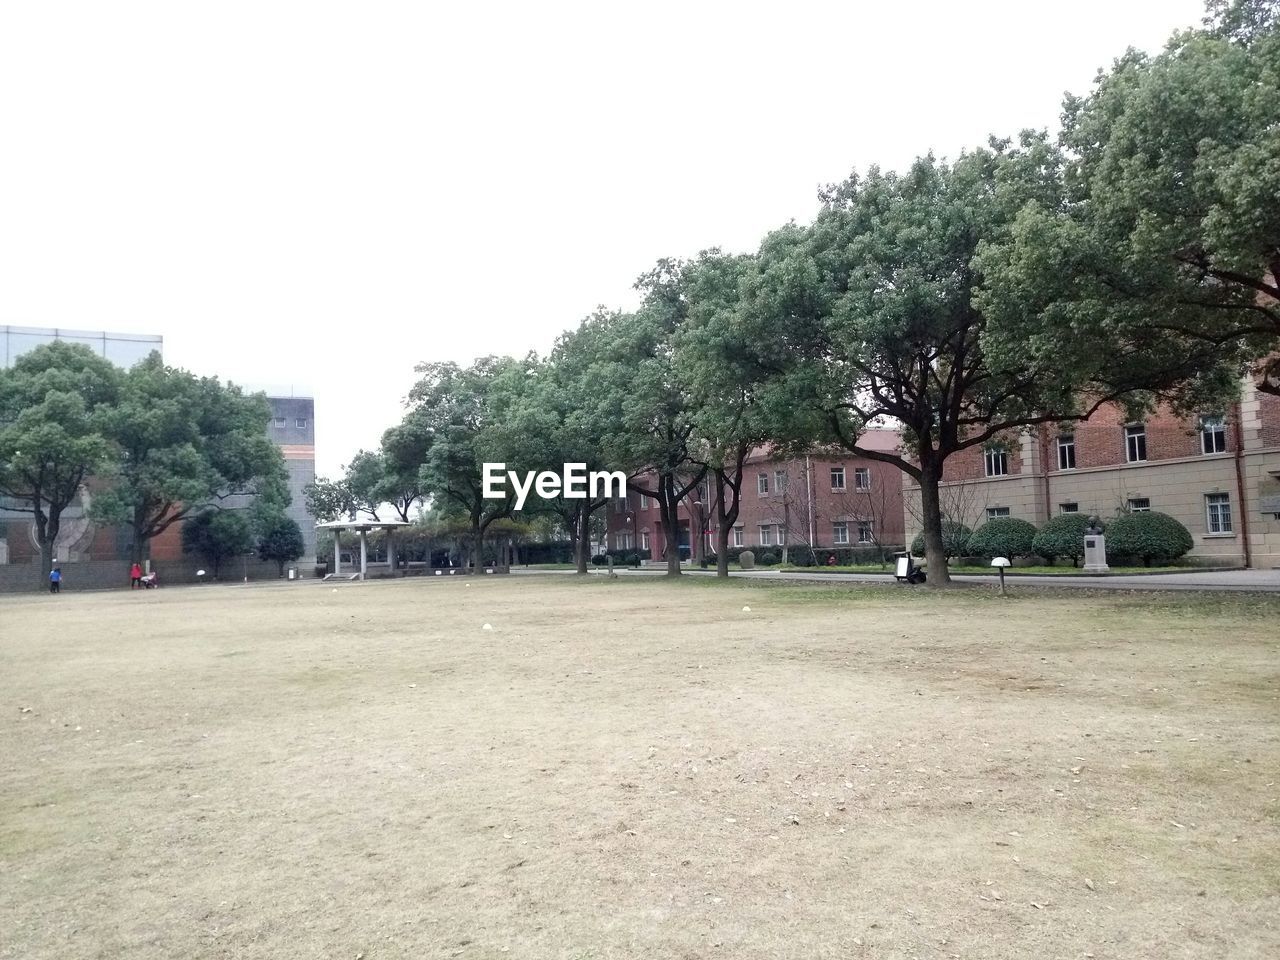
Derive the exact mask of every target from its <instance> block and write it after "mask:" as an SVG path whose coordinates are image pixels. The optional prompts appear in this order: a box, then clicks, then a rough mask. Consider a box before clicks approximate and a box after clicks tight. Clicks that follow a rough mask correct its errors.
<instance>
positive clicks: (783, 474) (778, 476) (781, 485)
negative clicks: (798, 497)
mask: <svg viewBox="0 0 1280 960" xmlns="http://www.w3.org/2000/svg"><path fill="white" fill-rule="evenodd" d="M773 489H774V492H776V493H783V492H784V491H785V490H786V489H787V471H785V470H775V471H774V472H773Z"/></svg>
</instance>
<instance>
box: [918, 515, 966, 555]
mask: <svg viewBox="0 0 1280 960" xmlns="http://www.w3.org/2000/svg"><path fill="white" fill-rule="evenodd" d="M972 536H973V531H972V530H970V529H969V528H968V527H966V526H965V525H964V524H963V523H958V522H956V521H955V520H943V521H942V549H943V551H944V552H945V553H946V555H947V559H948V560H949V559H951V558H952V557H959V556H961V555H963V554H964V553H966V552H967V551H968V549H969V538H970V537H972ZM911 552H912V554H914V555H915V556H917V557H922V556H924V531H923V530H921V531H920V532H919V533H917V534H916V538H915V539H914V540H912V541H911Z"/></svg>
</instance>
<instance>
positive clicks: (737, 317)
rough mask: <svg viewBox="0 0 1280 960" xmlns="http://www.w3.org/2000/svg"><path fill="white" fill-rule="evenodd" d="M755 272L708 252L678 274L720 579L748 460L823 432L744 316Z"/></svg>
mask: <svg viewBox="0 0 1280 960" xmlns="http://www.w3.org/2000/svg"><path fill="white" fill-rule="evenodd" d="M755 268H756V262H755V258H753V257H747V256H729V255H725V254H721V253H720V252H718V251H715V250H711V251H705V252H704V253H702V254H700V255H699V256H698V257H697V258H696V259H695V260H693V261H690V262H689V263H686V264H684V265H683V268H682V270H681V276H680V290H681V296H682V298H683V299H684V301H685V304H686V308H687V319H686V321H685V322H684V323H683V324H681V326H680V327H679V328H678V330H677V331H676V334H675V337H674V345H675V352H674V356H675V363H676V369H677V371H678V373H679V379H680V381H681V382H682V383H684V384H687V386H688V390H689V393H690V398H691V402H692V409H693V424H694V429H693V433H692V438H691V440H692V442H691V446H692V450H693V458H694V459H695V460H696V461H698V462H700V463H703V464H705V465H706V467H707V470H708V474H709V478H710V480H711V483H712V486H713V489H712V490H711V491H709V496H708V499H709V500H710V501H711V502H710V503H709V504H705V505H704V507H706V508H709V509H711V510H712V511H714V514H713V515H714V519H715V521H716V574H717V576H720V577H728V576H729V538H730V536H731V534H732V531H733V527H734V524H735V523H736V522H737V519H738V514H739V511H740V508H741V502H742V476H743V465H744V464H745V463H746V460H747V457H748V455H749V454H750V453H751V451H752V450H753V449H754V448H756V447H758V446H762V445H772V446H776V447H777V448H778V449H784V448H787V447H789V446H793V445H797V444H798V445H803V444H804V443H806V442H807V441H809V440H811V439H812V438H813V437H815V436H817V435H819V434H820V433H821V428H822V425H821V423H815V420H814V417H813V411H812V410H811V409H810V408H808V407H806V406H805V404H804V403H803V402H802V401H803V400H804V399H805V397H804V396H803V394H801V395H797V394H796V393H795V391H794V389H793V388H792V384H791V383H790V381H789V379H788V376H787V373H788V371H787V369H786V367H785V365H779V364H776V363H774V362H773V357H772V356H771V355H770V354H769V353H768V352H767V351H762V350H761V346H762V342H761V341H760V340H759V339H758V338H757V337H756V336H755V335H754V333H753V330H752V327H753V324H752V323H751V322H750V320H749V319H747V318H744V316H743V311H745V310H748V309H750V303H749V301H748V299H747V298H745V297H744V296H743V292H742V290H743V284H744V282H746V281H747V279H748V278H750V276H751V275H752V273H753V271H754V270H755ZM766 343H767V342H766ZM783 550H784V552H785V550H786V544H785V543H784V544H783Z"/></svg>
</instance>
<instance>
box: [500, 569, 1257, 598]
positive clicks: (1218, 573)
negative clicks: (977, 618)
mask: <svg viewBox="0 0 1280 960" xmlns="http://www.w3.org/2000/svg"><path fill="white" fill-rule="evenodd" d="M512 572H513V573H517V574H521V575H532V574H548V575H553V576H554V575H572V573H573V571H571V570H522V569H520V568H518V567H517V568H515V569H513V570H512ZM684 572H685V573H687V574H689V575H690V576H695V577H704V576H715V571H714V570H705V571H704V570H690V569H689V568H688V567H686V568H685V571H684ZM592 573H596V574H603V573H604V569H603V568H601V567H593V568H592ZM618 574H619V575H620V576H624V577H651V576H657V577H660V576H663V575H664V574H665V571H664V570H662V569H655V568H644V569H641V570H631V569H623V568H619V570H618ZM730 576H733V577H741V578H742V579H750V580H772V581H788V580H798V581H802V582H806V583H810V582H812V583H829V582H831V581H836V582H838V583H893V582H895V581H894V579H893V577H892V576H890V575H889V574H881V573H783V572H782V571H779V570H734V571H731V572H730ZM952 579H953V580H955V581H957V582H959V583H995V582H996V577H995V576H994V575H991V576H971V575H963V576H955V577H953V578H952ZM1005 582H1006V583H1007V584H1008V587H1009V589H1011V590H1015V589H1017V588H1018V587H1019V586H1037V587H1087V588H1091V589H1094V590H1210V591H1221V590H1234V591H1245V592H1254V593H1280V570H1215V571H1206V572H1204V573H1156V574H1150V575H1147V576H1141V575H1139V576H1128V575H1126V576H1108V577H1082V576H1062V577H1041V576H1019V575H1014V576H1009V577H1006V580H1005Z"/></svg>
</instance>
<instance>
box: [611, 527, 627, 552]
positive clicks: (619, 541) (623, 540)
mask: <svg viewBox="0 0 1280 960" xmlns="http://www.w3.org/2000/svg"><path fill="white" fill-rule="evenodd" d="M613 546H614V549H615V550H630V549H631V531H630V530H620V531H619V532H617V533H615V534H614V535H613Z"/></svg>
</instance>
